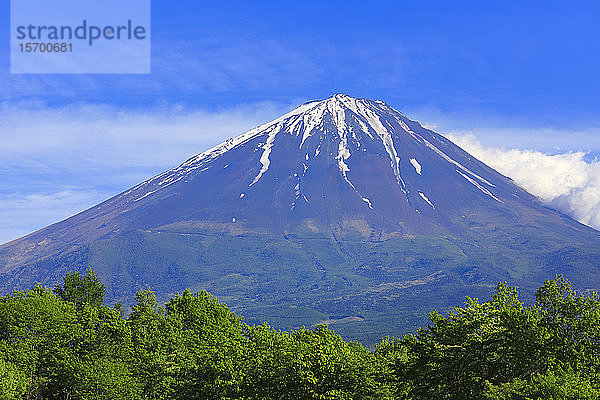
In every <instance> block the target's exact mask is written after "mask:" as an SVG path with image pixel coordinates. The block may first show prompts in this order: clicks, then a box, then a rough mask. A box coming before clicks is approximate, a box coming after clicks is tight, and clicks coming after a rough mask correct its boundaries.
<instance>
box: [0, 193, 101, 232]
mask: <svg viewBox="0 0 600 400" xmlns="http://www.w3.org/2000/svg"><path fill="white" fill-rule="evenodd" d="M108 195H109V193H105V192H100V191H96V190H88V189H82V188H75V187H73V188H63V189H62V190H59V191H56V192H54V193H47V194H42V193H29V194H24V193H9V194H3V195H0V244H1V243H4V242H7V241H9V240H11V239H15V238H17V237H19V236H23V235H26V234H28V233H31V232H33V231H35V230H37V229H40V228H43V227H44V226H47V225H50V224H52V223H54V222H58V221H60V220H63V219H65V218H68V217H70V216H71V215H74V214H76V213H78V212H79V211H82V210H84V209H86V208H89V207H91V206H93V205H95V204H97V203H99V202H100V201H102V200H104V199H106V197H108Z"/></svg>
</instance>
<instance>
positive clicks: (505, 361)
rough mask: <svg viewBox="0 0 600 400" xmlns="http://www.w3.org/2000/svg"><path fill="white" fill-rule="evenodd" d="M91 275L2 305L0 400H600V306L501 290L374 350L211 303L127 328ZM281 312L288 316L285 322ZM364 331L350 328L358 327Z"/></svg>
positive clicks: (558, 287)
mask: <svg viewBox="0 0 600 400" xmlns="http://www.w3.org/2000/svg"><path fill="white" fill-rule="evenodd" d="M103 296H104V287H103V285H102V284H101V283H100V280H99V278H98V277H97V275H96V274H95V273H93V272H92V271H88V273H87V274H86V275H85V276H81V275H79V274H78V273H73V274H67V276H66V277H65V279H64V281H63V284H62V285H60V286H57V287H55V288H54V290H53V291H51V290H49V289H46V288H43V287H41V286H39V285H38V286H36V287H35V288H34V289H32V290H29V291H21V292H14V293H13V294H10V295H7V296H5V297H2V298H0V378H1V379H0V399H142V398H144V399H392V398H398V399H597V398H599V396H600V375H599V373H600V298H599V297H598V296H597V295H596V294H595V293H584V294H577V293H574V292H573V291H572V290H571V286H570V284H569V282H568V281H566V280H565V279H563V278H562V277H557V278H556V279H554V280H550V281H546V283H545V284H544V286H542V287H541V288H540V289H539V290H538V291H537V293H536V298H535V302H533V303H532V304H530V305H524V304H523V303H521V302H520V301H519V300H518V297H517V291H516V289H514V288H512V287H509V286H507V285H506V284H502V283H501V284H499V285H498V286H497V288H496V292H495V295H494V296H493V298H492V300H490V301H488V302H485V303H479V302H478V301H477V300H475V299H467V302H466V304H465V305H464V306H463V307H461V308H460V307H457V308H454V309H453V310H451V311H450V312H449V313H448V314H447V315H445V316H443V315H440V314H438V313H437V312H435V311H433V312H431V313H430V324H429V326H428V327H426V328H422V329H419V331H418V333H417V334H415V335H407V336H404V337H403V338H386V339H383V340H381V341H380V342H379V343H378V344H377V346H375V348H374V349H373V350H368V349H366V348H364V347H363V346H362V345H361V344H359V343H357V342H346V341H344V340H343V339H342V338H341V337H340V336H339V335H337V334H335V333H334V332H333V331H332V330H330V329H328V328H327V327H325V326H324V325H319V326H317V327H316V328H314V329H305V328H300V329H297V330H292V331H290V332H282V331H277V330H274V329H272V328H270V327H269V326H268V325H266V324H262V325H255V326H249V325H247V324H246V323H244V322H243V321H242V320H241V318H240V317H238V316H237V315H236V314H234V313H232V312H230V311H229V309H228V308H227V306H225V305H224V304H222V303H220V302H219V301H218V300H217V299H216V298H215V297H213V296H211V295H210V294H208V293H207V292H204V291H203V292H200V293H192V292H190V291H185V292H183V293H182V294H177V295H175V296H174V297H173V298H171V300H170V301H169V302H168V303H167V304H166V305H165V307H164V308H163V307H159V306H158V304H157V302H156V298H155V296H154V294H153V293H152V292H151V291H149V290H142V291H140V292H138V294H137V304H136V305H135V306H134V307H133V308H132V310H131V312H130V313H129V315H128V316H127V317H126V318H125V317H124V315H123V312H122V310H121V307H120V305H118V304H117V305H116V306H114V307H112V308H110V307H106V306H103V305H102V300H103ZM274 312H275V311H274ZM351 324H352V322H350V323H349V324H347V325H348V326H351Z"/></svg>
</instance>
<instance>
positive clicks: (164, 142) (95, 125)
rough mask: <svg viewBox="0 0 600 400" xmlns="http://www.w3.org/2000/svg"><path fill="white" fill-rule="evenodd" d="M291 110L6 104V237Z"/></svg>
mask: <svg viewBox="0 0 600 400" xmlns="http://www.w3.org/2000/svg"><path fill="white" fill-rule="evenodd" d="M290 108H291V105H288V104H276V103H257V104H248V105H241V106H236V107H234V108H230V109H227V110H218V111H205V110H195V109H188V108H185V107H183V106H178V105H173V106H165V107H162V108H153V109H150V110H148V109H146V110H142V111H140V110H123V109H119V108H115V107H112V106H106V105H85V104H84V105H71V106H67V107H60V108H55V107H46V106H44V105H43V104H31V103H19V104H8V103H4V104H0V142H1V143H2V146H0V160H1V161H0V176H1V180H2V186H1V187H0V243H3V242H6V241H8V240H11V239H14V238H16V237H18V236H21V235H23V234H26V233H29V232H31V231H33V230H35V229H38V228H41V227H43V226H45V225H48V224H50V223H53V222H56V221H58V220H60V219H63V218H66V217H68V216H70V215H73V214H75V213H76V212H78V211H81V210H83V209H85V208H87V207H90V206H92V205H93V204H95V203H97V202H99V201H101V200H104V199H106V198H108V197H110V196H111V195H115V194H117V193H119V192H120V191H122V190H125V189H127V188H128V187H130V186H133V185H135V184H137V183H139V182H140V181H142V180H145V179H148V178H149V177H151V176H153V175H155V174H157V173H160V172H162V171H164V170H166V169H168V168H171V167H174V166H176V165H177V164H179V163H181V162H183V161H184V160H186V159H187V158H189V157H191V156H193V155H195V154H198V153H200V152H202V151H204V150H206V149H207V148H209V147H211V146H213V145H216V144H218V143H220V142H222V141H224V140H226V139H227V138H229V137H232V136H237V135H239V134H241V133H242V132H245V131H246V130H249V129H251V128H253V127H255V126H258V125H260V124H261V123H264V122H265V121H268V120H270V119H273V118H276V117H277V116H279V115H281V114H283V113H285V112H287V111H289V109H290Z"/></svg>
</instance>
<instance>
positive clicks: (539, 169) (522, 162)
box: [446, 134, 600, 229]
mask: <svg viewBox="0 0 600 400" xmlns="http://www.w3.org/2000/svg"><path fill="white" fill-rule="evenodd" d="M446 136H447V137H448V138H449V139H450V140H452V141H453V142H454V143H456V144H457V145H459V146H460V147H462V148H463V149H464V150H466V151H467V152H469V153H471V154H472V155H474V156H475V157H477V158H478V159H480V160H481V161H483V162H484V163H486V164H488V165H489V166H490V167H492V168H494V169H495V170H497V171H498V172H500V173H501V174H503V175H506V176H509V177H511V178H512V179H513V180H514V181H515V182H516V183H517V184H518V185H520V186H521V187H523V188H524V189H525V190H527V191H528V192H530V193H532V194H534V195H536V196H538V197H540V198H541V199H542V200H543V201H544V202H545V203H546V204H547V205H549V206H550V207H553V208H555V209H557V210H559V211H562V212H564V213H565V214H567V215H569V216H571V217H572V218H574V219H576V220H578V221H580V222H582V223H584V224H586V225H589V226H591V227H594V228H596V229H600V162H599V161H597V160H594V161H590V162H587V161H586V160H585V156H586V153H585V152H569V153H562V154H555V155H552V154H545V153H542V152H540V151H535V150H518V149H509V150H507V149H503V148H493V147H486V146H483V145H482V144H481V143H480V142H479V141H478V140H477V139H476V138H475V136H473V135H456V134H454V135H446Z"/></svg>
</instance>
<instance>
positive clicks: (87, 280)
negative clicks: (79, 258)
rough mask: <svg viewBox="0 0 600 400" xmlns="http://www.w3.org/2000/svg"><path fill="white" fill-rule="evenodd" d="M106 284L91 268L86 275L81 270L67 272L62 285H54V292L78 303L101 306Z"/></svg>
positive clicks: (66, 299)
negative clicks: (80, 272) (82, 274)
mask: <svg viewBox="0 0 600 400" xmlns="http://www.w3.org/2000/svg"><path fill="white" fill-rule="evenodd" d="M105 291H106V288H105V286H104V285H103V284H102V282H101V280H100V277H99V276H98V275H97V274H96V273H95V272H94V271H93V270H91V269H89V268H88V269H87V271H86V273H85V275H84V276H81V275H80V274H79V272H77V271H75V272H73V273H67V274H66V275H65V277H64V279H63V283H62V285H56V286H55V287H54V294H56V295H57V296H58V297H60V298H61V299H63V300H65V301H70V302H72V303H75V304H77V305H81V304H83V303H87V304H89V305H91V306H94V307H99V306H101V305H102V303H103V302H104V293H105Z"/></svg>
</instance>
